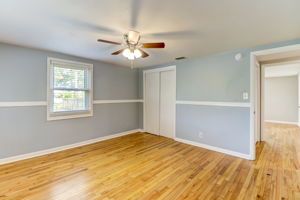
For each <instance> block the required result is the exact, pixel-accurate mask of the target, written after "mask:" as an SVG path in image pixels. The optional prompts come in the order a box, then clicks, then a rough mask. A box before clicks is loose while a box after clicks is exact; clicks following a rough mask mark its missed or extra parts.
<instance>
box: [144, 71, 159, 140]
mask: <svg viewBox="0 0 300 200" xmlns="http://www.w3.org/2000/svg"><path fill="white" fill-rule="evenodd" d="M144 78H145V87H144V89H145V102H144V103H145V111H144V112H145V113H144V116H145V124H144V126H145V131H146V132H148V133H152V134H155V135H159V117H160V116H159V111H160V106H159V104H160V103H159V101H160V98H159V96H160V92H159V91H160V74H159V72H147V73H145V77H144Z"/></svg>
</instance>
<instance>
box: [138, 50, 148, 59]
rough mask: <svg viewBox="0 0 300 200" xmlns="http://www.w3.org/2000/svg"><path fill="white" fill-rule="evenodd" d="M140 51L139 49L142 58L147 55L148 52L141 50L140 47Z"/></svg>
mask: <svg viewBox="0 0 300 200" xmlns="http://www.w3.org/2000/svg"><path fill="white" fill-rule="evenodd" d="M139 50H140V51H141V53H142V56H141V57H142V58H146V57H148V56H149V54H148V53H146V52H145V51H143V50H142V49H139Z"/></svg>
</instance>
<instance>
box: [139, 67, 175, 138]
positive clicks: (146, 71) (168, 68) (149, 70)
mask: <svg viewBox="0 0 300 200" xmlns="http://www.w3.org/2000/svg"><path fill="white" fill-rule="evenodd" d="M172 70H174V72H175V97H174V98H175V99H174V116H173V117H174V128H173V130H174V131H173V134H172V138H173V139H175V137H176V91H177V87H176V83H177V81H176V65H172V66H167V67H161V68H155V69H146V70H144V71H143V99H144V104H143V127H144V129H145V127H146V126H145V124H146V119H145V104H146V99H145V94H146V93H145V91H146V90H145V89H146V87H145V77H146V74H147V73H151V72H163V71H172Z"/></svg>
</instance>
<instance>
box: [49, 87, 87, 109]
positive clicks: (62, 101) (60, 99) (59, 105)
mask: <svg viewBox="0 0 300 200" xmlns="http://www.w3.org/2000/svg"><path fill="white" fill-rule="evenodd" d="M85 93H86V92H85V91H65V90H54V103H53V112H62V111H80V110H87V108H86V104H85V99H86V97H85V96H86V95H85Z"/></svg>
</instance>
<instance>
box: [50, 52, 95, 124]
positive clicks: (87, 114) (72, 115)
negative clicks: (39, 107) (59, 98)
mask: <svg viewBox="0 0 300 200" xmlns="http://www.w3.org/2000/svg"><path fill="white" fill-rule="evenodd" d="M53 62H58V63H66V64H69V65H72V66H74V68H76V66H80V67H81V68H82V67H86V68H87V69H88V72H89V76H88V78H89V80H88V84H89V88H90V89H89V91H90V93H89V109H88V110H86V111H71V112H61V114H60V113H58V112H57V114H56V115H53V113H52V112H51V107H52V94H51V77H52V76H53V73H52V70H53V64H52V63H53ZM62 89H65V88H62ZM91 116H93V64H89V63H81V62H76V61H71V60H63V59H58V58H52V57H48V58H47V120H48V121H51V120H62V119H73V118H81V117H91Z"/></svg>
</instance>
